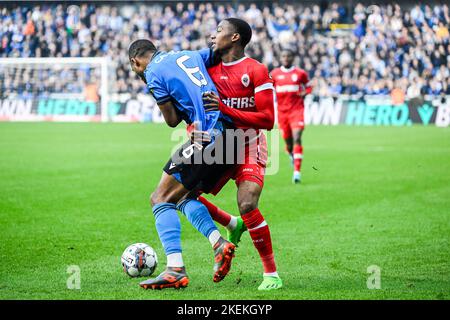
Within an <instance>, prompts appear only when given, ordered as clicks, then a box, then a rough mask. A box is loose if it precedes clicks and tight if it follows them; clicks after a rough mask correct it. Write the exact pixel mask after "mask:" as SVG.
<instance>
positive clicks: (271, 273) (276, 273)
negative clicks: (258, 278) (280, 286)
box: [263, 271, 279, 278]
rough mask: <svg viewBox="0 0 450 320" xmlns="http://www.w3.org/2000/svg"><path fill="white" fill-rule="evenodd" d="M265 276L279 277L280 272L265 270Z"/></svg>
mask: <svg viewBox="0 0 450 320" xmlns="http://www.w3.org/2000/svg"><path fill="white" fill-rule="evenodd" d="M263 276H265V277H277V278H278V277H279V276H278V272H276V271H275V272H267V273H265V272H264V273H263Z"/></svg>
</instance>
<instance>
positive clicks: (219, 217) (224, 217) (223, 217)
mask: <svg viewBox="0 0 450 320" xmlns="http://www.w3.org/2000/svg"><path fill="white" fill-rule="evenodd" d="M198 201H200V202H201V203H203V204H204V205H205V207H206V208H207V209H208V211H209V214H210V215H211V217H212V218H213V220H214V221H216V222H218V223H219V224H221V225H222V226H224V227H226V226H227V225H228V224H229V223H230V221H231V215H230V214H229V213H228V212H226V211H223V210H222V209H220V208H218V207H216V206H215V205H214V204H212V203H211V202H209V201H208V200H206V199H205V198H203V197H202V196H200V197H198Z"/></svg>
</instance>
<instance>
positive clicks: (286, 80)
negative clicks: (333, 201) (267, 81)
mask: <svg viewBox="0 0 450 320" xmlns="http://www.w3.org/2000/svg"><path fill="white" fill-rule="evenodd" d="M294 58H295V55H294V52H293V51H291V50H289V49H284V50H283V51H282V52H281V56H280V62H281V67H280V68H276V69H274V70H273V71H272V72H271V75H272V79H273V81H274V85H275V92H276V96H277V106H278V124H279V126H280V129H281V132H282V135H283V139H284V141H285V142H286V151H287V152H288V153H289V156H290V157H291V160H292V162H293V165H294V174H293V176H292V182H293V183H300V181H301V174H300V169H301V166H302V159H303V146H302V133H303V130H304V128H305V117H304V112H305V105H304V102H303V101H304V98H305V96H306V95H307V94H310V93H311V91H312V87H311V86H310V84H309V79H308V73H306V71H304V70H302V69H300V68H298V67H296V66H294V65H293V62H294Z"/></svg>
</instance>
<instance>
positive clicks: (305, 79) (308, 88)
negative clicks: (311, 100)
mask: <svg viewBox="0 0 450 320" xmlns="http://www.w3.org/2000/svg"><path fill="white" fill-rule="evenodd" d="M300 82H301V83H302V84H303V86H304V87H305V91H306V94H310V93H311V92H312V86H311V83H310V81H309V77H308V73H307V72H306V71H303V70H302V74H301V77H300Z"/></svg>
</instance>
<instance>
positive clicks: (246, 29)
mask: <svg viewBox="0 0 450 320" xmlns="http://www.w3.org/2000/svg"><path fill="white" fill-rule="evenodd" d="M225 21H228V22H229V23H231V24H232V25H233V27H234V28H235V29H236V33H239V35H240V36H241V45H242V46H243V47H245V46H246V45H247V44H248V43H249V42H250V40H251V39H252V28H251V27H250V25H249V24H248V23H247V22H245V21H244V20H242V19H238V18H227V19H225Z"/></svg>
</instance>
